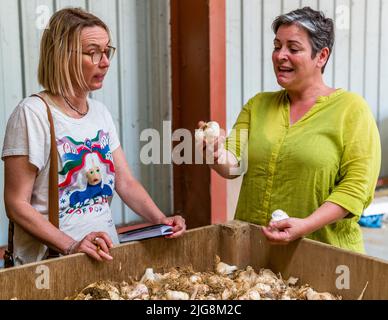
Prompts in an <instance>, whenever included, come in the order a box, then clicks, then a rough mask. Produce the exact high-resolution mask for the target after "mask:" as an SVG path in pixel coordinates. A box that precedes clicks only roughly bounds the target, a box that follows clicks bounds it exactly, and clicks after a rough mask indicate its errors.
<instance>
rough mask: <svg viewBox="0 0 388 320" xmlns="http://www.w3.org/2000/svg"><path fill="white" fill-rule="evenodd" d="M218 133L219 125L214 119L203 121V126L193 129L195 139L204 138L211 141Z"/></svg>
mask: <svg viewBox="0 0 388 320" xmlns="http://www.w3.org/2000/svg"><path fill="white" fill-rule="evenodd" d="M219 135H220V125H219V124H218V123H217V122H216V121H209V122H207V123H205V125H204V126H203V128H201V129H196V130H195V140H205V141H206V142H213V140H214V139H215V138H216V137H218V136H219Z"/></svg>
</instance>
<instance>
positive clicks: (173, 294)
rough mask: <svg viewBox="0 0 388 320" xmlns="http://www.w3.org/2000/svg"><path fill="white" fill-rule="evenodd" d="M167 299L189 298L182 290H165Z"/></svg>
mask: <svg viewBox="0 0 388 320" xmlns="http://www.w3.org/2000/svg"><path fill="white" fill-rule="evenodd" d="M166 298H167V300H189V295H188V294H187V293H186V292H183V291H172V290H167V291H166Z"/></svg>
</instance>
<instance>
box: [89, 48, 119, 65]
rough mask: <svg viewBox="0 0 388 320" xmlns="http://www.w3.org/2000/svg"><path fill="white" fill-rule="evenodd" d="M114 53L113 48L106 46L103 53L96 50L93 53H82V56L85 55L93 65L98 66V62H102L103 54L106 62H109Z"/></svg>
mask: <svg viewBox="0 0 388 320" xmlns="http://www.w3.org/2000/svg"><path fill="white" fill-rule="evenodd" d="M115 52H116V48H115V47H112V46H108V47H107V48H106V49H105V50H104V51H101V50H97V51H94V52H82V54H86V55H88V56H90V59H92V63H93V64H99V63H100V61H101V60H102V57H103V55H104V53H105V55H106V57H107V58H108V60H109V61H111V60H112V58H113V56H114V54H115Z"/></svg>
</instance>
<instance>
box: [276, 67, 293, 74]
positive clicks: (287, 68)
mask: <svg viewBox="0 0 388 320" xmlns="http://www.w3.org/2000/svg"><path fill="white" fill-rule="evenodd" d="M278 71H279V72H284V73H288V72H293V71H294V69H293V68H289V67H278Z"/></svg>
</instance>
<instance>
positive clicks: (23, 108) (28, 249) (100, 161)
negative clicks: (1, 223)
mask: <svg viewBox="0 0 388 320" xmlns="http://www.w3.org/2000/svg"><path fill="white" fill-rule="evenodd" d="M46 101H47V100H46ZM47 102H48V103H49V104H50V101H49V100H48V101H47ZM88 103H89V112H88V113H87V114H86V115H85V116H84V117H83V118H81V119H74V118H71V117H69V116H67V115H65V114H64V113H62V112H61V111H59V110H58V109H57V108H56V107H54V106H52V105H50V110H51V112H52V115H53V120H54V128H55V136H56V142H57V150H58V170H59V172H58V183H59V185H58V191H59V228H60V229H61V230H62V231H63V232H65V233H66V234H68V235H69V236H71V237H72V238H74V239H75V240H78V241H79V240H81V239H82V238H84V236H85V235H87V234H88V233H90V232H92V231H104V232H106V233H108V234H109V236H110V237H111V239H112V241H113V243H115V244H117V243H119V240H118V237H117V231H116V228H115V224H114V222H113V219H112V214H111V210H110V201H111V198H112V196H113V191H114V186H115V169H114V164H113V156H112V152H113V151H114V150H115V149H116V148H118V147H119V146H120V142H119V139H118V137H117V133H116V129H115V125H114V123H113V120H112V117H111V115H110V113H109V111H108V110H107V108H106V107H105V106H104V105H103V104H102V103H100V102H98V101H95V100H92V99H88ZM16 155H27V156H28V158H29V162H30V163H31V164H33V165H34V166H36V167H37V168H38V174H37V177H36V180H35V184H34V187H33V190H32V198H31V204H32V206H33V207H34V208H35V209H36V210H37V211H39V212H40V213H41V214H43V215H44V216H45V218H46V219H48V181H49V168H50V158H49V157H50V125H49V121H48V118H47V110H46V106H45V104H44V103H43V101H41V100H40V99H39V98H37V97H29V98H26V99H24V100H22V101H21V102H20V103H19V105H18V106H17V107H16V109H15V110H14V112H13V113H12V114H11V116H10V118H9V120H8V124H7V129H6V133H5V139H4V146H3V152H2V158H4V157H7V156H16ZM46 251H47V247H46V246H44V245H43V244H42V243H41V242H39V241H38V240H36V239H35V238H34V237H32V236H31V235H30V234H28V233H27V232H25V231H24V230H23V229H22V228H21V227H19V226H18V225H17V224H15V232H14V259H15V264H24V263H29V262H34V261H39V260H42V259H43V258H44V257H45V255H46Z"/></svg>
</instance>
